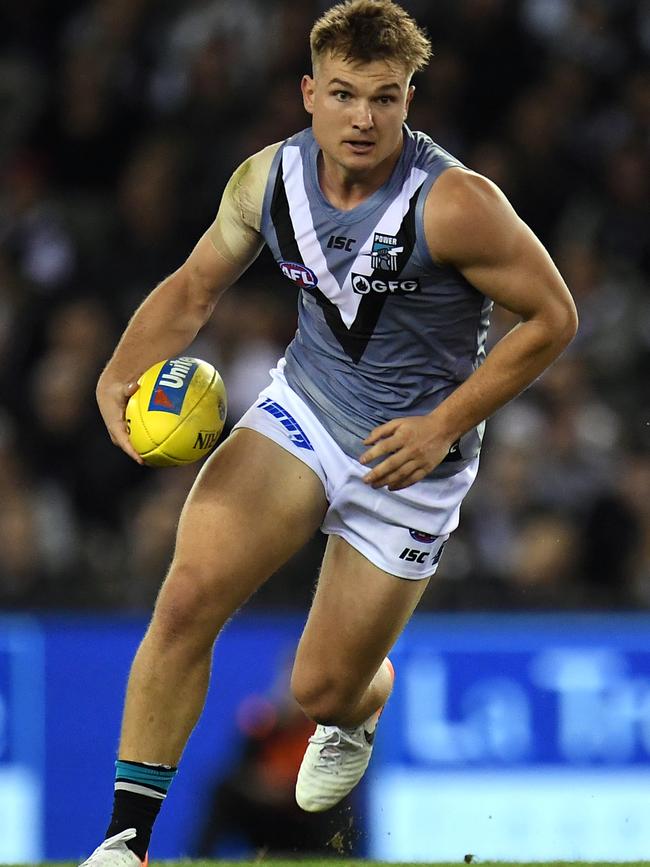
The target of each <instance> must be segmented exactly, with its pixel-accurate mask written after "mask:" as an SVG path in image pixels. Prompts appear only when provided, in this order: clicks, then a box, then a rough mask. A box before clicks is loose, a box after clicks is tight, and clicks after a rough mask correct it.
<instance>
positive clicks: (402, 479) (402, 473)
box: [381, 461, 420, 491]
mask: <svg viewBox="0 0 650 867" xmlns="http://www.w3.org/2000/svg"><path fill="white" fill-rule="evenodd" d="M419 468H420V465H419V464H418V463H417V462H416V461H407V463H405V464H402V465H401V466H400V467H398V468H397V469H395V470H393V472H392V473H389V474H388V475H386V476H385V477H384V478H383V479H382V485H381V486H382V487H384V488H388V490H389V491H393V490H398V488H399V487H401V486H402V485H404V487H408V484H405V483H406V481H407V479H409V478H410V477H411V475H413V473H415V472H416V471H417V470H418V469H419Z"/></svg>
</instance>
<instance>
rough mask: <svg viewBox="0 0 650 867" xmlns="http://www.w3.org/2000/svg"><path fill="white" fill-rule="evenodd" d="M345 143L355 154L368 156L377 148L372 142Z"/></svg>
mask: <svg viewBox="0 0 650 867" xmlns="http://www.w3.org/2000/svg"><path fill="white" fill-rule="evenodd" d="M343 143H344V144H345V145H346V146H347V148H348V149H349V150H351V151H352V153H354V154H368V153H370V151H371V150H372V149H373V148H374V146H375V143H374V142H372V141H345V142H343Z"/></svg>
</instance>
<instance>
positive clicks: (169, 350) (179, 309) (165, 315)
mask: <svg viewBox="0 0 650 867" xmlns="http://www.w3.org/2000/svg"><path fill="white" fill-rule="evenodd" d="M213 308H214V299H213V298H212V297H211V296H210V295H209V293H207V292H206V293H205V294H201V293H200V292H197V291H196V289H195V287H192V285H191V283H190V278H189V277H188V275H187V273H186V271H185V270H184V269H182V268H179V269H178V270H177V271H175V272H174V273H173V274H170V276H169V277H167V278H166V279H165V280H163V282H162V283H160V284H159V285H158V286H157V287H156V288H155V289H154V290H153V292H151V293H150V294H149V295H148V296H147V298H146V299H145V300H144V301H143V303H142V304H141V305H140V307H139V308H138V309H137V310H136V312H135V313H134V314H133V316H132V318H131V320H130V322H129V324H128V325H127V327H126V329H125V331H124V333H123V335H122V337H121V338H120V341H119V343H118V344H117V347H116V349H115V351H114V353H113V356H112V357H111V359H110V361H109V362H108V364H107V365H106V368H105V370H104V372H103V374H102V378H104V379H105V378H108V379H110V380H119V381H121V382H124V383H126V382H131V381H135V380H136V379H137V378H138V377H139V376H140V374H141V373H143V371H145V370H147V368H149V367H151V365H152V364H155V362H157V361H161V360H162V359H164V358H171V357H173V356H175V355H179V354H181V353H182V352H183V351H184V350H185V349H186V347H187V346H188V345H189V344H190V343H191V342H192V340H193V339H194V338H195V337H196V335H197V333H198V332H199V330H200V329H201V327H202V326H203V325H204V324H205V322H206V321H207V320H208V318H209V317H210V314H211V313H212V310H213ZM100 381H101V379H100Z"/></svg>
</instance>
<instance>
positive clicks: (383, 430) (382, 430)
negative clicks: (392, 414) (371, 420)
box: [363, 419, 399, 446]
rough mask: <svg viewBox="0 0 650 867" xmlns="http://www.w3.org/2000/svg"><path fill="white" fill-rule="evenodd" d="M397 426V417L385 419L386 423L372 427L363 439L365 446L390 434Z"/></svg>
mask: <svg viewBox="0 0 650 867" xmlns="http://www.w3.org/2000/svg"><path fill="white" fill-rule="evenodd" d="M398 426H399V419H393V421H387V422H386V424H380V425H379V427H376V428H373V430H371V431H370V433H369V434H368V436H367V437H366V438H365V440H364V441H363V444H364V445H365V446H371V445H373V444H374V443H376V442H377V441H378V440H380V439H383V438H384V437H387V436H390V435H391V434H392V433H394V431H395V430H396V429H397V427H398Z"/></svg>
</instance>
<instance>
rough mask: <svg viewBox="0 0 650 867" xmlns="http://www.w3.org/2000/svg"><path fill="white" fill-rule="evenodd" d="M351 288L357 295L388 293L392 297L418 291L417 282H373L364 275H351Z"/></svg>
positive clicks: (418, 283) (418, 282) (418, 284)
mask: <svg viewBox="0 0 650 867" xmlns="http://www.w3.org/2000/svg"><path fill="white" fill-rule="evenodd" d="M352 288H353V289H354V291H355V292H356V293H357V295H368V294H369V293H370V292H379V293H381V292H389V293H391V294H392V295H410V294H411V293H412V292H419V291H420V281H419V280H417V279H416V280H375V279H373V278H371V277H366V276H365V275H364V274H352Z"/></svg>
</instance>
